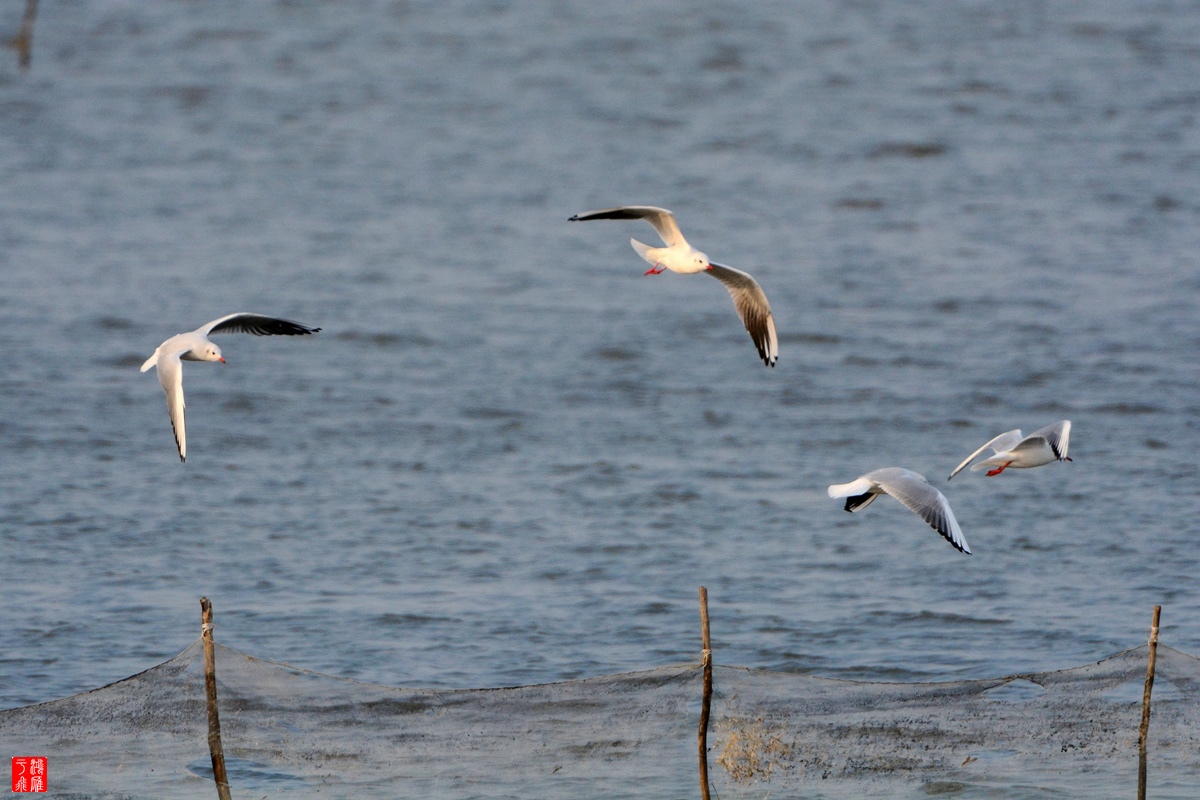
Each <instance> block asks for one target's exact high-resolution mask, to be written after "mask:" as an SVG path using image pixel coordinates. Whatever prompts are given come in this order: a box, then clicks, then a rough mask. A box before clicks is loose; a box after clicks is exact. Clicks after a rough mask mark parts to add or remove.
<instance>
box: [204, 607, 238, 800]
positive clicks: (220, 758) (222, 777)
mask: <svg viewBox="0 0 1200 800" xmlns="http://www.w3.org/2000/svg"><path fill="white" fill-rule="evenodd" d="M200 622H201V627H200V631H201V633H200V638H201V639H203V640H204V693H205V694H206V695H208V752H209V753H210V754H211V755H212V767H213V780H214V781H216V783H217V800H231V795H230V794H229V776H228V775H227V774H226V773H225V749H224V748H223V747H221V720H220V719H219V718H218V717H217V663H216V661H217V660H216V653H215V652H214V648H213V634H212V632H213V621H212V603H210V602H208V598H207V597H201V598H200Z"/></svg>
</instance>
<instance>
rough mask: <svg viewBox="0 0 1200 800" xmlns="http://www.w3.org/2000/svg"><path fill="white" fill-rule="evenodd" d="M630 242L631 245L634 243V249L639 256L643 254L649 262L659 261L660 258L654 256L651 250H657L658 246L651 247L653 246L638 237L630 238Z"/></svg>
mask: <svg viewBox="0 0 1200 800" xmlns="http://www.w3.org/2000/svg"><path fill="white" fill-rule="evenodd" d="M629 243H630V244H631V245H633V249H634V250H636V251H637V254H638V255H639V256H641V257H642V258H644V259H646V263H647V264H653V263H655V262H656V261H658V259H657V258H655V257H654V256H652V255H650V251H651V250H657V249H658V248H656V247H651V246H650V245H648V244H643V243H642V242H639V241H638V240H637V239H630V240H629Z"/></svg>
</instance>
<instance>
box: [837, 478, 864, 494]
mask: <svg viewBox="0 0 1200 800" xmlns="http://www.w3.org/2000/svg"><path fill="white" fill-rule="evenodd" d="M872 485H873V484H872V483H871V481H869V480H867V479H866V478H859V479H858V480H856V481H850V483H835V484H834V485H833V486H830V487H829V496H830V497H854V496H855V495H860V494H862V493H863V492H866V491H867V490H868V489H870V488H871V486H872Z"/></svg>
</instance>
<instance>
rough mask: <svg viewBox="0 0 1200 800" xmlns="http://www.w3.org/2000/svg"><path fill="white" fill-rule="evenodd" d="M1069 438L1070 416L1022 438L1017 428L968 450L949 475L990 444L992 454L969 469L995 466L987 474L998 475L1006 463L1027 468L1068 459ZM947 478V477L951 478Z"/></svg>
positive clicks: (958, 471)
mask: <svg viewBox="0 0 1200 800" xmlns="http://www.w3.org/2000/svg"><path fill="white" fill-rule="evenodd" d="M1070 438H1071V420H1069V419H1064V420H1062V421H1060V422H1056V423H1054V424H1053V425H1047V426H1046V427H1044V428H1042V429H1041V430H1037V431H1034V432H1033V433H1031V434H1029V435H1028V436H1026V437H1024V438H1022V437H1021V431H1020V429H1018V430H1015V431H1009V432H1008V433H1002V434H1000V435H999V436H997V437H996V438H995V439H992V440H991V441H990V442H988V443H987V444H985V445H984V446H983V447H981V448H979V449H978V450H976V451H975V452H974V453H971V455H970V456H968V457H967V460H966V461H964V462H962V463H961V464H959V465H958V466H957V467H955V468H954V472H951V473H950V478H953V477H954V476H955V475H957V474H958V473H960V472H962V469H963V467H965V466H966V465H967V464H970V463H971V462H972V461H974V460H975V459H976V458H977V457H978V456H979V454H980V453H982V452H983V451H984V450H987V449H988V448H989V447H990V448H992V451H993V452H994V453H995V455H993V456H991V457H990V458H985V459H984V460H983V461H980V462H979V463H978V464H975V465H974V466H972V467H971V471H972V472H973V471H975V470H979V469H987V468H988V467H995V469H991V470H988V475H999V474H1000V473H1001V472H1004V470H1006V469H1008V468H1009V467H1012V468H1013V469H1029V468H1030V467H1040V466H1042V465H1043V464H1050V463H1053V462H1055V461H1070V460H1071V459H1070V458H1069V457H1068V456H1067V445H1068V442H1069V440H1070ZM950 478H947V479H946V480H950Z"/></svg>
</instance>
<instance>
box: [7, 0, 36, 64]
mask: <svg viewBox="0 0 1200 800" xmlns="http://www.w3.org/2000/svg"><path fill="white" fill-rule="evenodd" d="M37 6H38V4H37V0H25V16H24V17H22V18H21V28H20V30H18V31H17V35H16V36H14V37H13V38H12V39H11V40H9V42H8V44H9V46H10V47H12V48H13V49H14V50H16V51H17V64H18V65H20V67H21V71H22V72H25V71H26V70H28V69H29V64H30V62H31V61H32V60H33V21H34V20H35V19H36V18H37Z"/></svg>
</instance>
